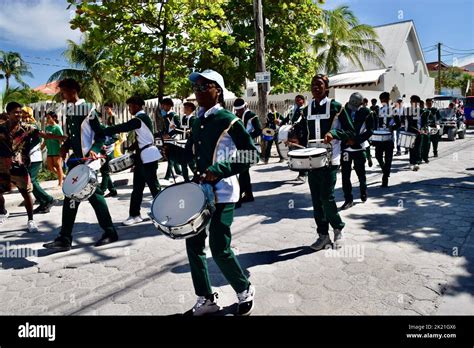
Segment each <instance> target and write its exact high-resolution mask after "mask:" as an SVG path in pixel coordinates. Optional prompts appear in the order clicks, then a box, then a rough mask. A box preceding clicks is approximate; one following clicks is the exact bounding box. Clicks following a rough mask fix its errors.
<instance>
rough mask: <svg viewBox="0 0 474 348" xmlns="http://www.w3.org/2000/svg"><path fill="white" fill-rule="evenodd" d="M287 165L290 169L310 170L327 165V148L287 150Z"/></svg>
mask: <svg viewBox="0 0 474 348" xmlns="http://www.w3.org/2000/svg"><path fill="white" fill-rule="evenodd" d="M288 157H289V158H290V159H289V161H288V167H289V168H290V169H291V170H295V171H300V170H312V169H317V168H323V167H325V166H327V165H328V157H329V156H328V150H327V149H323V148H306V149H298V150H293V151H290V152H288Z"/></svg>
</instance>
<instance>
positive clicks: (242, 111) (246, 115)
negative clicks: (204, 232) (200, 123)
mask: <svg viewBox="0 0 474 348" xmlns="http://www.w3.org/2000/svg"><path fill="white" fill-rule="evenodd" d="M234 110H235V114H236V115H237V117H238V118H240V119H241V120H242V122H243V124H244V127H245V129H246V130H247V132H248V133H249V134H250V137H251V138H252V139H253V141H254V143H255V144H257V141H256V138H257V137H258V136H260V135H261V134H262V126H261V125H260V120H259V119H258V116H257V115H256V114H255V113H254V112H252V111H250V109H249V108H248V106H247V103H246V102H245V100H243V99H242V98H237V99H236V100H235V101H234ZM239 185H240V199H239V202H238V203H237V207H240V206H241V205H242V203H246V202H253V201H254V200H255V198H254V197H253V192H252V182H251V180H250V171H249V169H246V170H244V171H242V172H241V173H240V175H239Z"/></svg>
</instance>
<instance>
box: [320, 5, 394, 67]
mask: <svg viewBox="0 0 474 348" xmlns="http://www.w3.org/2000/svg"><path fill="white" fill-rule="evenodd" d="M313 49H314V51H315V52H316V54H317V60H318V61H319V62H321V63H320V67H321V70H322V71H323V72H325V73H327V74H328V75H334V74H337V73H338V72H339V69H340V63H341V62H340V58H341V57H344V58H346V59H348V60H349V61H350V62H351V63H352V64H354V65H356V66H358V67H359V68H360V69H361V70H364V66H363V64H362V62H361V57H363V58H364V59H366V60H369V61H374V62H375V63H377V64H379V65H383V62H382V59H381V58H382V57H383V55H384V54H385V51H384V49H383V46H382V44H381V43H380V42H379V41H378V40H377V34H376V33H375V31H374V29H373V28H372V27H371V26H369V25H366V24H360V23H359V20H358V19H357V17H356V16H355V15H354V14H353V13H352V11H351V10H349V7H348V6H339V7H337V8H335V9H334V10H323V23H322V32H320V33H317V34H316V36H315V37H314V39H313Z"/></svg>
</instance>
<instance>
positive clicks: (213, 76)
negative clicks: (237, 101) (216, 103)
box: [189, 69, 225, 90]
mask: <svg viewBox="0 0 474 348" xmlns="http://www.w3.org/2000/svg"><path fill="white" fill-rule="evenodd" d="M199 77H204V78H205V79H208V80H209V81H213V82H215V83H217V84H218V85H219V87H221V88H222V90H224V89H225V85H224V78H223V77H222V75H221V74H219V73H218V72H217V71H214V70H211V69H206V70H204V71H203V72H197V71H195V72H193V73H191V75H189V81H191V82H196V81H197V80H198V78H199Z"/></svg>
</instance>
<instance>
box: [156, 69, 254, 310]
mask: <svg viewBox="0 0 474 348" xmlns="http://www.w3.org/2000/svg"><path fill="white" fill-rule="evenodd" d="M189 80H190V81H191V82H192V84H193V90H194V92H195V94H196V100H197V102H198V103H199V112H198V118H196V120H195V122H194V124H193V129H192V132H191V137H190V138H189V139H188V142H187V144H186V147H185V148H184V149H183V148H180V147H178V146H174V145H170V144H165V145H164V152H165V154H166V155H167V157H170V158H173V159H176V160H178V161H179V162H180V163H185V162H189V161H191V160H192V159H193V158H194V159H195V160H196V166H197V172H196V176H197V177H199V178H200V180H203V181H204V182H207V183H210V184H212V185H213V186H214V188H215V194H216V211H215V212H214V214H213V216H212V219H211V222H210V225H209V246H210V249H211V252H212V256H213V258H214V260H215V262H216V264H217V265H218V266H219V268H220V270H221V271H222V273H223V274H224V276H225V277H226V279H227V280H228V281H229V283H230V285H231V286H232V288H233V289H234V290H235V292H236V293H237V298H238V301H239V302H238V309H237V314H238V315H249V314H250V312H251V311H252V309H253V306H254V296H255V288H254V287H253V285H251V284H250V282H249V280H248V279H247V277H246V276H245V274H244V272H243V270H242V268H241V266H240V264H239V262H238V261H237V258H236V257H235V255H234V253H233V252H232V249H231V247H230V244H231V238H232V236H231V230H230V226H231V224H232V220H233V215H234V205H235V203H236V202H237V201H238V200H239V194H240V193H239V184H238V179H237V176H236V175H237V174H239V173H242V172H243V171H245V170H248V168H249V167H250V159H249V158H247V160H246V161H236V160H233V158H232V156H233V155H235V154H236V153H238V152H242V153H252V154H254V155H253V157H254V159H255V160H257V161H258V156H257V155H256V153H257V149H256V147H255V145H254V143H253V141H252V138H251V136H250V135H249V133H248V132H247V131H246V129H245V127H244V125H243V123H242V122H241V121H240V120H239V118H237V117H235V115H233V114H232V113H231V112H229V111H227V110H226V109H224V108H223V105H224V95H223V90H224V88H225V86H224V79H223V78H222V76H221V75H220V74H219V73H217V72H215V71H213V70H205V71H203V72H201V73H198V72H194V73H192V74H191V75H190V76H189ZM221 153H225V154H226V155H225V156H221V155H219V154H221ZM229 156H230V157H231V158H230V159H229ZM222 157H225V158H222ZM206 237H207V235H206V232H202V233H200V234H198V235H197V236H194V237H191V238H188V239H186V251H187V254H188V258H189V264H190V267H191V276H192V280H193V284H194V289H195V292H196V295H197V296H198V299H197V302H196V304H195V305H194V307H193V308H192V309H191V310H190V311H188V312H187V314H191V315H195V316H199V315H204V314H208V313H213V312H216V311H218V310H219V309H220V307H219V306H218V305H217V302H216V299H217V293H213V292H212V287H211V283H210V279H209V272H208V269H207V261H206V253H205V252H204V247H205V242H206Z"/></svg>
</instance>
